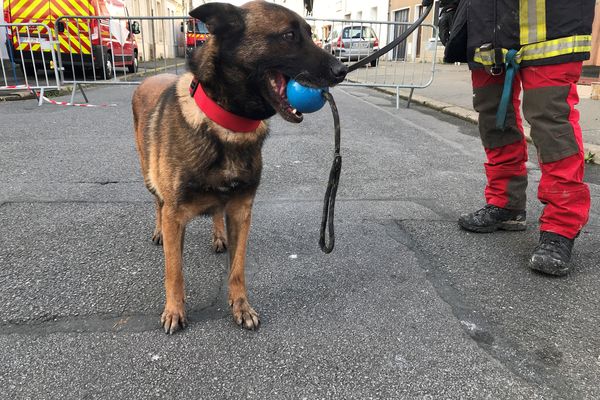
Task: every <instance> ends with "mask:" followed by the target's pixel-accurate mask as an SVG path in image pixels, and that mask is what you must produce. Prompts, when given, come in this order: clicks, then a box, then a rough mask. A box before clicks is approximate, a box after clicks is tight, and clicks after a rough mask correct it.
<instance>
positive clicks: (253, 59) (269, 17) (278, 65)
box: [190, 1, 348, 122]
mask: <svg viewBox="0 0 600 400" xmlns="http://www.w3.org/2000/svg"><path fill="white" fill-rule="evenodd" d="M190 16H192V17H194V18H196V19H199V20H201V21H202V22H204V23H205V24H206V26H207V28H208V30H209V32H210V33H211V35H210V38H209V39H208V40H207V41H206V43H205V44H204V46H203V47H202V48H201V49H200V50H199V51H197V52H196V53H195V54H194V55H193V56H192V59H191V60H190V70H191V71H192V73H193V74H194V75H195V76H196V78H197V79H198V80H199V81H200V83H201V84H202V86H203V88H204V90H205V91H206V93H207V94H208V95H209V96H210V97H212V98H213V99H214V100H215V101H217V103H219V104H220V105H221V106H222V107H223V108H225V109H227V110H229V111H231V112H234V113H236V114H238V115H242V116H245V117H248V118H252V119H266V118H269V117H271V116H273V115H274V114H275V113H279V114H280V115H281V116H282V117H283V118H284V119H285V120H287V121H290V122H300V121H302V114H301V113H299V112H297V111H295V110H293V109H292V107H291V106H290V104H289V103H288V101H287V96H286V85H287V82H288V81H289V80H290V79H291V78H293V79H295V80H296V81H298V82H299V83H301V84H303V85H305V86H309V87H327V86H333V85H335V84H337V83H340V82H341V81H342V80H343V79H344V78H345V76H346V73H347V71H348V69H347V67H346V66H345V65H344V64H342V63H341V62H340V61H338V60H337V59H336V58H335V57H333V56H332V55H331V54H328V53H327V52H326V51H324V50H323V49H321V48H319V47H317V46H316V45H315V44H314V42H313V40H312V37H311V28H310V26H309V25H308V24H307V23H306V21H305V20H304V19H303V18H302V17H300V16H299V15H298V14H296V13H295V12H293V11H291V10H289V9H287V8H285V7H282V6H279V5H276V4H272V3H267V2H264V1H251V2H249V3H246V4H244V5H243V6H242V7H236V6H233V5H231V4H227V3H207V4H204V5H202V6H200V7H197V8H195V9H194V10H192V11H191V12H190Z"/></svg>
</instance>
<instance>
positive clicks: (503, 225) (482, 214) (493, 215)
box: [458, 204, 527, 233]
mask: <svg viewBox="0 0 600 400" xmlns="http://www.w3.org/2000/svg"><path fill="white" fill-rule="evenodd" d="M525 218H526V212H525V210H509V209H507V208H500V207H496V206H494V205H491V204H488V205H486V206H485V207H483V208H482V209H480V210H477V211H475V212H472V213H470V214H462V215H461V216H460V218H459V219H458V224H459V225H460V226H461V227H462V228H463V229H466V230H468V231H471V232H479V233H488V232H494V231H497V230H498V229H503V230H505V231H524V230H525V229H527V222H526V221H525Z"/></svg>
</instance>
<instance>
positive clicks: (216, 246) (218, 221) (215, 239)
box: [212, 210, 227, 253]
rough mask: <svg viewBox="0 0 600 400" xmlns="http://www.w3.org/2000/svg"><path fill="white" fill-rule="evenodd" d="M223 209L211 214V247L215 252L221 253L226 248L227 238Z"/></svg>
mask: <svg viewBox="0 0 600 400" xmlns="http://www.w3.org/2000/svg"><path fill="white" fill-rule="evenodd" d="M224 218H225V217H224V214H223V210H219V211H216V212H215V213H214V214H213V215H212V220H213V231H212V232H213V234H212V247H213V250H214V251H215V252H216V253H222V252H224V251H225V249H226V248H227V239H226V237H225V220H224Z"/></svg>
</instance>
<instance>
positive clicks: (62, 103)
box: [2, 85, 117, 107]
mask: <svg viewBox="0 0 600 400" xmlns="http://www.w3.org/2000/svg"><path fill="white" fill-rule="evenodd" d="M2 89H12V90H15V89H16V90H24V89H27V90H29V91H30V92H31V93H33V94H34V95H35V97H37V98H38V99H39V98H40V94H38V93H37V92H36V91H35V89H31V88H30V87H29V86H27V85H11V86H2ZM41 97H42V100H44V101H45V102H46V103H50V104H54V105H57V106H71V107H117V104H88V103H69V102H68V101H56V100H52V99H49V98H47V97H46V96H41Z"/></svg>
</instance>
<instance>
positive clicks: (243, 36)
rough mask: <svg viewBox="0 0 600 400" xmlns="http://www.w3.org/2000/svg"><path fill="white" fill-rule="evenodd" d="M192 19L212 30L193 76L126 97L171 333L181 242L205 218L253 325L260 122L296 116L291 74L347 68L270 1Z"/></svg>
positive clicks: (316, 75)
mask: <svg viewBox="0 0 600 400" xmlns="http://www.w3.org/2000/svg"><path fill="white" fill-rule="evenodd" d="M190 16H191V17H193V18H196V19H199V20H200V21H202V22H204V23H205V24H206V26H207V28H208V30H209V33H210V35H209V38H208V40H207V41H206V42H205V44H204V45H203V46H202V47H201V48H199V49H198V50H196V52H195V53H194V54H193V55H192V57H191V58H190V60H189V62H188V67H189V72H187V73H185V74H184V75H181V76H177V75H171V74H161V75H156V76H154V77H150V78H147V79H146V80H144V81H143V82H142V84H140V86H139V87H138V88H137V89H136V90H135V92H134V94H133V98H132V108H133V120H134V129H135V139H136V148H137V151H138V154H139V158H140V164H141V170H142V174H143V176H144V183H145V185H146V187H147V189H148V190H149V191H150V193H152V194H153V195H154V197H155V203H156V228H155V229H154V233H153V234H152V241H153V242H154V243H155V244H157V245H160V244H162V246H163V251H164V256H165V276H164V283H165V291H166V296H165V307H164V311H163V313H162V315H161V318H160V322H161V326H162V328H163V329H164V331H165V332H166V333H169V334H173V333H174V332H176V331H178V330H180V329H183V328H185V327H186V325H187V318H186V311H185V291H184V277H183V271H182V250H183V243H184V240H183V238H184V233H185V227H186V224H187V223H188V222H189V221H190V220H191V219H192V218H194V217H196V216H200V215H207V216H212V220H213V230H212V246H213V249H214V251H216V252H222V251H225V250H226V249H228V251H229V281H228V288H229V291H228V300H229V305H230V307H231V312H232V314H233V319H234V321H235V322H236V323H237V324H238V325H241V326H242V327H244V328H246V329H250V330H254V329H256V328H258V326H259V324H260V319H259V316H258V313H257V312H256V311H255V310H254V309H253V308H252V307H251V306H250V303H249V302H248V295H247V291H246V284H245V274H244V264H245V257H246V243H247V239H248V235H249V229H250V220H251V213H252V204H253V201H254V196H255V193H256V189H257V187H258V185H259V183H260V178H261V170H262V156H261V148H262V145H263V142H264V140H265V138H266V137H267V134H268V130H269V129H268V126H267V122H266V120H267V119H268V118H270V117H272V116H273V115H275V114H279V115H280V116H281V117H283V119H284V120H286V121H289V122H293V123H299V122H301V121H302V119H303V115H302V114H301V113H300V112H298V111H297V110H295V109H293V108H292V106H291V105H290V104H289V102H288V101H287V96H286V85H287V82H288V81H289V80H290V79H291V78H293V79H295V80H296V81H298V82H299V83H301V84H303V85H305V86H309V87H327V86H334V85H335V84H338V83H340V82H341V81H343V80H344V78H345V76H346V73H347V67H346V66H345V65H344V64H342V63H341V62H340V61H338V60H337V59H336V58H335V57H334V56H332V55H331V54H328V53H327V52H326V51H324V50H323V49H321V48H319V47H317V46H316V45H315V44H314V43H313V41H312V38H311V28H310V26H309V25H308V24H307V23H306V21H304V19H303V18H302V17H300V16H299V15H298V14H296V13H294V12H293V11H291V10H289V9H287V8H285V7H282V6H279V5H276V4H272V3H268V2H265V1H251V2H248V3H246V4H244V5H243V6H241V7H236V6H233V5H231V4H227V3H207V4H204V5H201V6H199V7H197V8H195V9H194V10H192V11H191V12H190Z"/></svg>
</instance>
